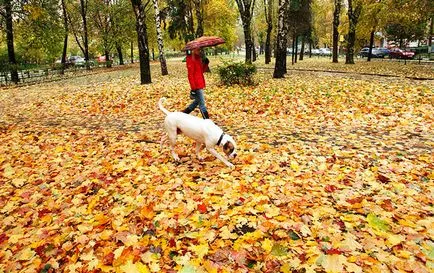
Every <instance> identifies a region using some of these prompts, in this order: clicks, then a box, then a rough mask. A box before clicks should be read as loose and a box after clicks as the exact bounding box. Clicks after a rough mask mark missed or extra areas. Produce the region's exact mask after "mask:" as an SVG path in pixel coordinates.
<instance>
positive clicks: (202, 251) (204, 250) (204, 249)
mask: <svg viewBox="0 0 434 273" xmlns="http://www.w3.org/2000/svg"><path fill="white" fill-rule="evenodd" d="M189 249H190V250H191V251H193V252H194V253H195V254H196V255H197V256H198V257H199V259H202V258H203V256H205V255H206V254H208V250H209V246H208V243H205V244H200V245H195V246H191V247H189Z"/></svg>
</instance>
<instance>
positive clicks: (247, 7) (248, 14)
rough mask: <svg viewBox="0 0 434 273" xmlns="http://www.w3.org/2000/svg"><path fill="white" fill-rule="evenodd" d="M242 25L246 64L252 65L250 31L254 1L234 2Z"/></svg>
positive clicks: (241, 0)
mask: <svg viewBox="0 0 434 273" xmlns="http://www.w3.org/2000/svg"><path fill="white" fill-rule="evenodd" d="M236 2H237V5H238V10H239V11H240V15H241V21H242V23H243V31H244V40H245V44H246V63H252V52H253V49H254V48H253V47H254V45H253V41H252V34H251V29H250V24H251V21H252V16H253V10H254V7H255V0H236Z"/></svg>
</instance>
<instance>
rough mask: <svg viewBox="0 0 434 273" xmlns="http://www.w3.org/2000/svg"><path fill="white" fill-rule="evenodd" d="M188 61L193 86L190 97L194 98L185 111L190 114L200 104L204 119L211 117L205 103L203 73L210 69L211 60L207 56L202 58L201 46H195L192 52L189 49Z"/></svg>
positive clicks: (189, 79)
mask: <svg viewBox="0 0 434 273" xmlns="http://www.w3.org/2000/svg"><path fill="white" fill-rule="evenodd" d="M186 63H187V74H188V81H189V83H190V88H191V91H190V99H192V100H193V102H192V103H191V104H190V105H189V106H188V107H187V108H185V109H184V111H183V112H184V113H186V114H190V113H191V112H193V110H194V109H195V108H196V107H197V106H199V110H200V113H201V114H202V117H203V118H204V119H209V115H208V110H207V108H206V105H205V97H204V88H205V77H204V75H203V73H204V72H205V71H206V70H207V69H208V64H209V60H208V58H206V57H205V58H204V60H202V55H201V51H200V48H194V49H192V50H191V52H190V53H189V51H187V57H186Z"/></svg>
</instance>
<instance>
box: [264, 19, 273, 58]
mask: <svg viewBox="0 0 434 273" xmlns="http://www.w3.org/2000/svg"><path fill="white" fill-rule="evenodd" d="M272 30H273V26H268V27H267V38H266V40H265V64H269V63H270V62H271V31H272Z"/></svg>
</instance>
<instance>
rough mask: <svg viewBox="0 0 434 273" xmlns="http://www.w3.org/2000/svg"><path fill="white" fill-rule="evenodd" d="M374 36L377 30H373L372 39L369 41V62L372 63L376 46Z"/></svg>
mask: <svg viewBox="0 0 434 273" xmlns="http://www.w3.org/2000/svg"><path fill="white" fill-rule="evenodd" d="M374 35H375V30H374V29H372V30H371V37H370V39H369V52H368V62H370V61H371V58H372V47H373V46H374Z"/></svg>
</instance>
